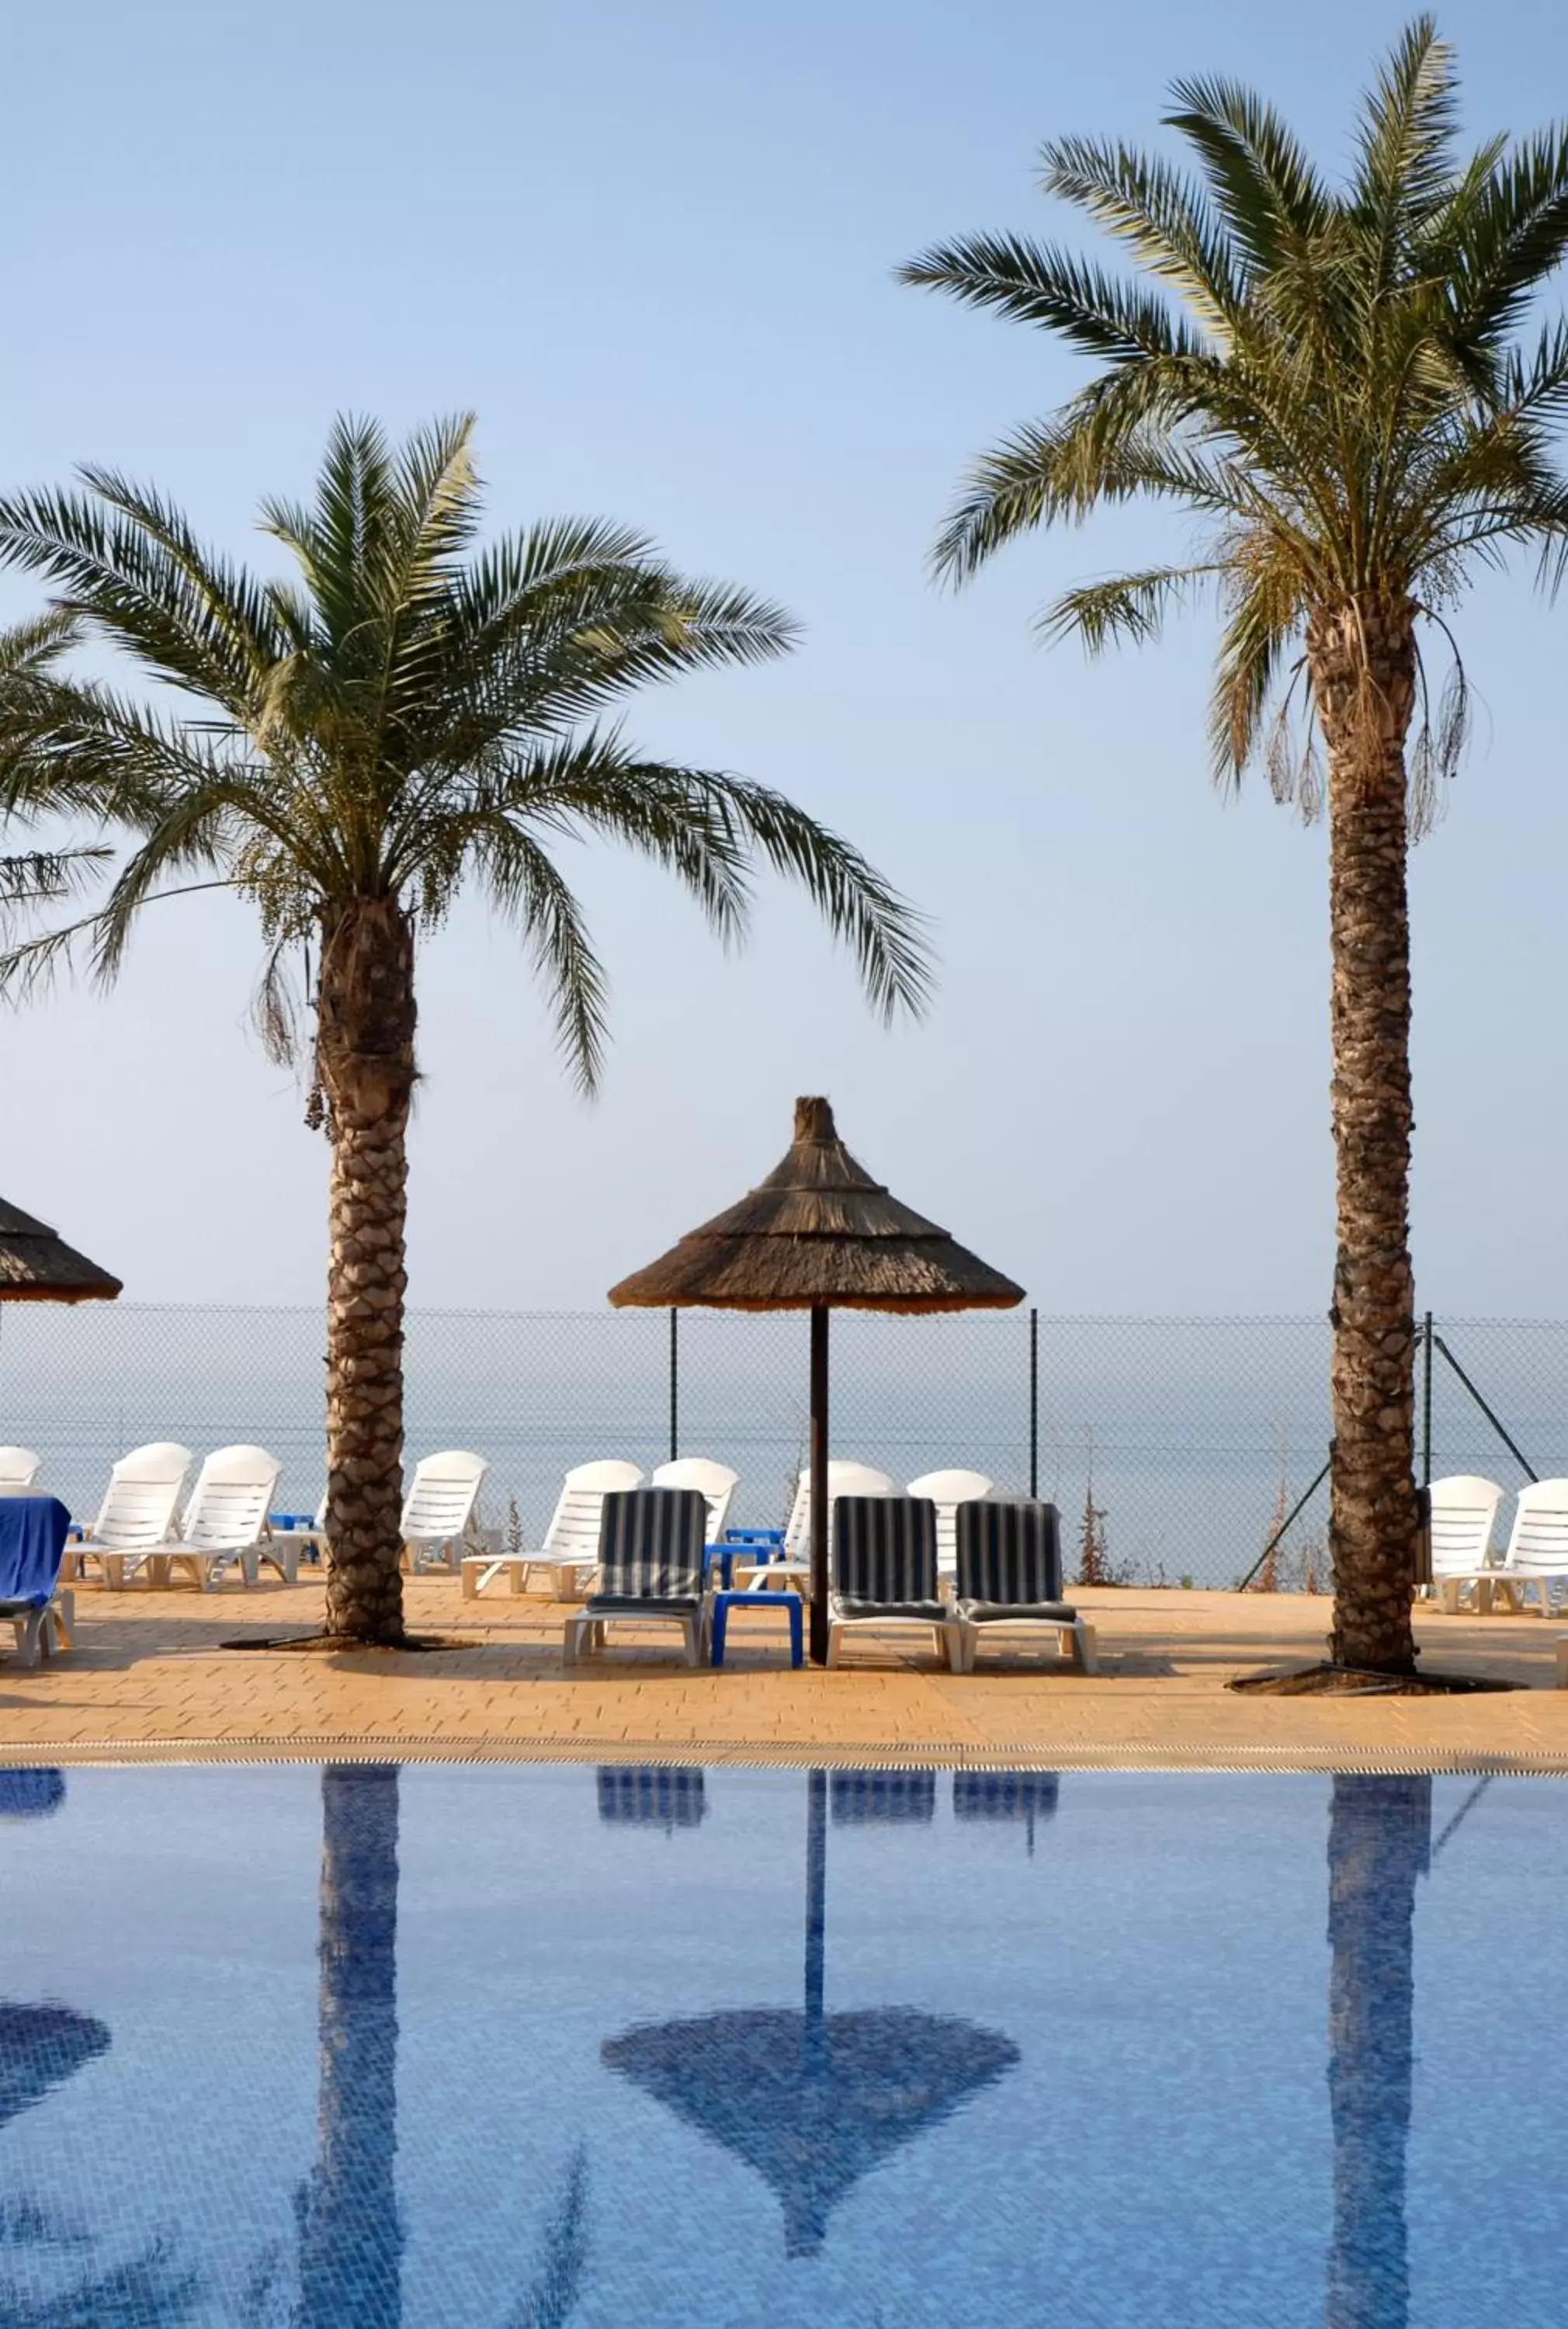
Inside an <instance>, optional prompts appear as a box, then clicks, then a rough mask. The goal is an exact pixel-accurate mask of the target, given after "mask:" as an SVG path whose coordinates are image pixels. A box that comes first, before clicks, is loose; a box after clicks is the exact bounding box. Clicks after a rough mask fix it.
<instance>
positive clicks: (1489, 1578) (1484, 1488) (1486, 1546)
mask: <svg viewBox="0 0 1568 2329" xmlns="http://www.w3.org/2000/svg"><path fill="white" fill-rule="evenodd" d="M1427 1495H1428V1497H1429V1499H1430V1502H1429V1505H1428V1510H1429V1513H1430V1523H1429V1525H1430V1531H1431V1541H1432V1591H1433V1593H1434V1594H1435V1595H1436V1596H1437V1598H1438V1600H1439V1601H1440V1602H1441V1606H1442V1608H1444V1609H1446V1610H1447V1611H1448V1612H1449V1614H1450V1615H1451V1616H1452V1615H1453V1614H1454V1613H1455V1612H1457V1610H1458V1608H1459V1606H1460V1598H1461V1597H1462V1596H1463V1594H1464V1592H1465V1590H1466V1588H1467V1587H1468V1588H1469V1591H1470V1595H1471V1598H1472V1599H1473V1600H1474V1603H1475V1606H1476V1609H1477V1611H1478V1613H1479V1614H1480V1615H1481V1616H1483V1617H1484V1616H1485V1614H1486V1612H1487V1611H1488V1609H1489V1608H1491V1606H1492V1588H1493V1586H1494V1584H1495V1583H1496V1581H1497V1574H1498V1570H1497V1560H1496V1556H1495V1554H1494V1553H1493V1551H1492V1530H1493V1527H1494V1525H1495V1524H1496V1522H1497V1517H1498V1505H1499V1504H1501V1503H1502V1501H1503V1491H1502V1489H1501V1488H1500V1487H1499V1486H1498V1483H1497V1482H1496V1480H1484V1479H1482V1478H1481V1477H1480V1476H1479V1474H1478V1473H1475V1472H1454V1473H1451V1474H1450V1475H1449V1476H1448V1477H1447V1478H1446V1479H1441V1480H1434V1481H1433V1482H1432V1485H1431V1487H1430V1488H1429V1489H1428V1490H1427Z"/></svg>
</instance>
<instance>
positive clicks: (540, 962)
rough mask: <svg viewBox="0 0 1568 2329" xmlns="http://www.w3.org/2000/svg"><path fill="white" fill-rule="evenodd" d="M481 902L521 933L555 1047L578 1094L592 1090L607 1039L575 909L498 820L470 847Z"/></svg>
mask: <svg viewBox="0 0 1568 2329" xmlns="http://www.w3.org/2000/svg"><path fill="white" fill-rule="evenodd" d="M471 846H472V848H473V853H474V863H475V864H476V867H477V869H478V872H479V877H480V881H481V882H482V884H483V886H484V891H485V893H486V895H487V896H488V897H489V899H490V901H491V903H492V905H493V906H494V908H495V909H496V910H497V911H498V912H499V913H501V914H503V915H504V916H506V917H507V919H509V920H512V921H514V922H515V923H516V924H517V925H518V927H519V928H520V929H521V930H522V931H523V933H524V935H525V937H526V939H527V943H528V947H529V950H530V955H531V956H532V958H533V962H534V966H535V968H536V969H537V970H538V972H539V973H540V976H541V977H542V978H543V980H544V982H545V985H546V987H547V990H548V992H549V999H550V1006H551V1011H552V1014H553V1015H554V1019H555V1024H556V1040H557V1043H558V1046H559V1051H560V1053H561V1056H562V1059H563V1060H564V1061H565V1062H566V1065H567V1067H568V1070H569V1071H570V1073H571V1076H572V1079H573V1080H574V1081H575V1083H576V1084H577V1089H578V1090H579V1091H581V1092H582V1093H584V1094H585V1095H591V1094H592V1093H593V1092H595V1091H596V1090H597V1089H598V1084H599V1078H600V1074H601V1072H602V1070H603V1067H604V1058H605V1049H606V1043H607V1042H608V1040H609V986H608V982H607V980H606V976H605V971H604V966H603V965H602V964H601V962H600V961H599V958H598V957H597V955H596V953H595V951H594V948H593V945H592V942H591V941H590V939H589V938H588V934H587V925H586V923H585V922H584V920H583V915H582V909H581V908H580V907H579V906H578V904H577V900H576V898H575V897H574V896H573V895H572V892H571V890H570V888H569V887H568V883H567V882H565V881H564V880H563V879H562V877H561V875H560V873H559V871H558V870H557V868H556V867H555V866H554V865H553V864H552V863H551V862H550V860H549V855H548V853H546V851H545V850H544V848H543V847H542V846H541V845H540V843H539V842H538V841H537V840H536V839H535V838H534V836H533V835H532V834H530V833H528V832H526V831H525V830H523V829H522V828H521V827H520V826H519V825H516V824H514V823H513V822H512V820H511V819H510V818H508V817H505V816H496V817H494V818H493V819H491V820H490V821H489V822H488V823H487V824H486V825H484V826H483V827H482V828H481V829H479V830H478V831H477V832H476V833H475V834H474V836H473V840H472V843H471Z"/></svg>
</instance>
